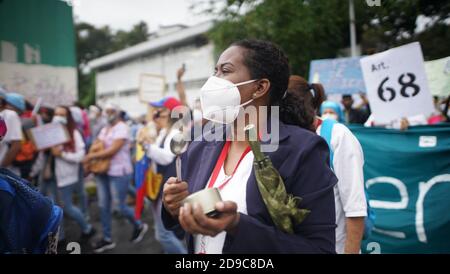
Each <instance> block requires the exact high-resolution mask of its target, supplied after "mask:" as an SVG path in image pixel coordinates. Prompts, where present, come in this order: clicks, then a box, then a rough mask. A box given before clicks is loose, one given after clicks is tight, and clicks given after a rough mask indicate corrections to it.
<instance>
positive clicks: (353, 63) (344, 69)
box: [309, 57, 366, 94]
mask: <svg viewBox="0 0 450 274" xmlns="http://www.w3.org/2000/svg"><path fill="white" fill-rule="evenodd" d="M359 60H360V57H352V58H337V59H322V60H313V61H311V67H310V70H309V82H310V83H321V84H322V85H323V87H324V88H325V92H326V93H327V94H332V93H336V94H353V93H360V92H366V88H365V85H364V80H363V77H362V72H361V66H360V63H359Z"/></svg>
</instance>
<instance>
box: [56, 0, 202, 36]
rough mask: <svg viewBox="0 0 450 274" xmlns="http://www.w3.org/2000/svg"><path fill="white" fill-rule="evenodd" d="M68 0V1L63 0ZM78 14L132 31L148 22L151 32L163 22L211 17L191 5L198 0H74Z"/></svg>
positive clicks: (191, 21)
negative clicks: (137, 25) (194, 12)
mask: <svg viewBox="0 0 450 274" xmlns="http://www.w3.org/2000/svg"><path fill="white" fill-rule="evenodd" d="M63 1H64V0H63ZM73 1H74V5H73V6H74V9H73V13H74V17H75V19H76V21H77V22H79V21H83V22H88V23H91V24H93V25H95V26H105V25H108V26H109V27H110V28H112V29H114V30H118V29H123V30H129V29H130V28H131V27H132V26H133V25H134V24H136V23H138V22H139V21H141V20H142V21H145V22H146V23H147V25H148V26H149V28H150V30H151V31H155V30H157V29H158V26H159V25H172V24H185V25H194V24H197V23H201V22H203V21H206V20H208V19H210V18H209V17H207V16H200V15H195V14H193V13H192V12H191V11H190V10H189V6H190V5H191V4H192V3H194V2H195V0H73Z"/></svg>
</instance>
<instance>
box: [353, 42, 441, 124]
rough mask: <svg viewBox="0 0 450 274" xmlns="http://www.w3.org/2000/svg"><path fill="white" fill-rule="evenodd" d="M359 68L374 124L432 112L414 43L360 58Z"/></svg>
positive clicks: (419, 57)
mask: <svg viewBox="0 0 450 274" xmlns="http://www.w3.org/2000/svg"><path fill="white" fill-rule="evenodd" d="M361 68H362V72H363V77H364V82H365V85H366V89H367V95H368V99H369V102H370V107H371V109H372V113H373V115H374V120H375V121H376V122H377V123H386V124H389V123H391V122H392V121H393V120H396V119H401V118H407V117H411V116H415V115H419V114H423V115H425V116H428V115H430V114H431V113H432V112H433V110H434V107H433V101H432V97H431V94H430V91H429V88H428V82H427V76H426V74H425V68H424V62H423V55H422V50H421V48H420V44H419V43H418V42H415V43H411V44H408V45H405V46H401V47H397V48H393V49H390V50H387V51H384V52H381V53H378V54H374V55H371V56H367V57H363V58H361Z"/></svg>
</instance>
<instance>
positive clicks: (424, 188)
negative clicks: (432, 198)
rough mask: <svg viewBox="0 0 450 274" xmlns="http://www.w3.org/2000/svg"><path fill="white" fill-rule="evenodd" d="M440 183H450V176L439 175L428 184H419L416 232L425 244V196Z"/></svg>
mask: <svg viewBox="0 0 450 274" xmlns="http://www.w3.org/2000/svg"><path fill="white" fill-rule="evenodd" d="M438 183H450V174H442V175H438V176H435V177H433V178H432V179H430V180H429V181H428V182H420V183H419V197H418V198H417V202H416V232H417V237H418V238H419V241H421V242H423V243H426V242H427V235H426V233H425V227H424V224H423V203H424V201H425V195H427V193H428V191H430V189H431V188H432V187H433V186H434V185H435V184H438Z"/></svg>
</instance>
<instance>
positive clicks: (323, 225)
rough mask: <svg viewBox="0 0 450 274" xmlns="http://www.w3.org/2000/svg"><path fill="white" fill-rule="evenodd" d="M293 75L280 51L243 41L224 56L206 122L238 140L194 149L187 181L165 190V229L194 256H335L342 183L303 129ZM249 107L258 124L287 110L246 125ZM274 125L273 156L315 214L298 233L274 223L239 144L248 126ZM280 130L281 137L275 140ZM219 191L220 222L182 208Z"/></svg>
mask: <svg viewBox="0 0 450 274" xmlns="http://www.w3.org/2000/svg"><path fill="white" fill-rule="evenodd" d="M289 74H290V72H289V62H288V59H287V57H286V55H285V54H284V52H283V51H281V49H280V48H278V47H277V46H276V45H274V44H272V43H270V42H267V41H261V40H242V41H239V42H236V43H234V44H232V45H231V46H230V47H229V48H227V49H226V50H225V51H224V52H223V53H222V54H221V56H220V58H219V60H218V62H217V65H216V67H215V73H214V75H213V76H211V77H210V78H209V79H208V81H207V82H206V83H205V85H204V86H203V87H202V90H201V102H202V109H203V117H204V118H205V119H208V120H210V121H217V122H220V123H221V124H224V125H223V127H224V128H225V127H227V126H229V128H230V130H231V132H230V133H231V134H230V135H231V136H229V139H221V140H215V141H207V140H198V141H194V142H192V143H191V144H190V145H189V147H188V149H187V151H186V152H185V154H184V155H183V158H182V169H181V171H182V175H181V178H182V179H183V181H178V180H177V179H176V178H173V177H172V178H170V179H169V180H168V181H167V182H166V183H165V185H164V189H163V204H164V207H163V210H162V219H163V222H164V224H165V226H166V228H168V229H171V230H173V231H178V232H180V231H181V232H183V231H184V232H186V233H187V234H188V250H189V252H190V253H210V254H214V253H219V254H222V253H334V252H335V235H334V233H335V213H334V198H333V187H334V185H335V184H336V182H337V179H336V177H335V176H334V174H333V172H332V171H331V169H330V168H329V167H328V163H327V159H328V156H329V153H328V147H327V145H326V142H325V141H324V140H323V139H322V138H320V137H319V136H317V135H316V134H314V133H313V132H311V131H308V130H305V129H302V128H300V127H299V126H298V125H299V124H302V122H301V121H299V119H298V117H299V112H300V111H302V110H301V109H300V108H299V101H298V98H297V96H295V95H293V94H289V93H287V91H286V89H287V86H288V81H289ZM247 105H248V106H247ZM243 106H246V107H245V109H247V110H248V109H252V108H253V109H254V110H255V111H256V116H257V117H261V116H260V115H265V114H264V111H265V110H267V107H271V106H274V107H275V109H276V106H279V107H280V109H279V110H280V116H279V117H278V116H277V115H275V114H274V115H273V117H271V118H269V116H271V115H270V114H267V113H266V114H267V115H268V116H265V117H267V120H266V119H255V117H254V116H255V115H250V117H249V119H248V121H245V122H244V121H242V120H241V119H243V118H244V117H243V116H245V115H239V113H243V112H242V111H243V110H242V107H243ZM212 109H213V110H216V112H214V111H213V110H212ZM225 110H229V111H225ZM244 111H245V110H244ZM214 113H215V114H217V115H214ZM263 117H264V116H263ZM258 120H259V121H258ZM272 121H275V124H276V126H275V125H274V126H273V128H272V129H270V128H268V129H269V132H270V133H269V135H270V136H267V137H270V138H273V139H272V140H273V141H274V142H276V145H277V148H275V151H273V152H270V153H267V156H269V157H270V159H271V161H272V163H273V165H274V167H275V168H276V169H277V170H278V171H279V173H280V175H281V177H282V178H283V179H284V180H285V181H284V184H285V186H286V191H287V193H288V194H292V195H293V196H296V197H298V196H299V197H302V198H303V200H302V201H301V203H300V206H301V208H306V209H308V210H310V213H309V215H308V216H307V217H306V219H305V220H304V221H303V222H301V223H300V224H297V225H295V226H294V227H293V232H292V233H290V232H285V231H283V230H281V229H280V228H279V227H277V226H276V225H275V223H274V221H273V220H272V217H271V215H270V214H269V212H268V210H267V208H266V204H265V202H264V201H263V197H262V194H261V192H260V191H259V189H258V185H257V182H256V178H255V175H254V166H253V160H254V156H253V153H252V151H251V150H250V148H249V143H248V142H247V140H245V139H239V136H245V133H244V126H245V124H253V125H256V127H257V130H258V131H260V132H266V133H267V131H265V130H263V128H265V127H266V126H267V127H269V126H271V125H272ZM239 125H241V126H242V127H241V126H239ZM220 128H222V126H220ZM216 130H217V128H216ZM277 130H278V131H279V136H278V137H276V136H275V134H273V133H274V132H275V131H277ZM207 134H208V133H206V134H205V135H207ZM204 137H205V139H206V138H207V137H208V136H204ZM224 138H225V136H224ZM202 139H203V138H202ZM212 187H217V188H218V189H220V195H221V196H222V200H223V201H222V202H218V203H216V204H215V210H216V211H217V213H218V215H217V216H215V217H208V216H207V215H205V214H204V212H203V210H202V208H201V207H200V206H199V205H198V204H194V206H191V205H190V204H189V203H185V204H184V205H183V204H182V203H181V201H182V200H183V199H184V198H186V197H187V196H188V195H189V194H191V193H194V192H198V191H200V190H204V189H207V188H212ZM265 198H269V197H267V196H265ZM279 202H280V205H281V204H282V203H283V201H279Z"/></svg>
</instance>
